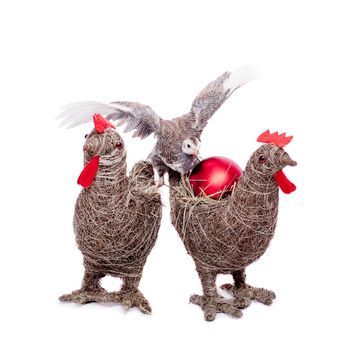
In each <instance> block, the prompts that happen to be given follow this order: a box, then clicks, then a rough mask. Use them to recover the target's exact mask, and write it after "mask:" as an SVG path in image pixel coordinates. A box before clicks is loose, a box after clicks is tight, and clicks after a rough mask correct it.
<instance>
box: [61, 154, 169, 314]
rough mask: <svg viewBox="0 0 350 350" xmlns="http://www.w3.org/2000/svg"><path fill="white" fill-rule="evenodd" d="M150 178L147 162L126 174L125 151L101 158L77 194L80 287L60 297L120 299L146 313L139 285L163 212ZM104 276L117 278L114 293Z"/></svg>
mask: <svg viewBox="0 0 350 350" xmlns="http://www.w3.org/2000/svg"><path fill="white" fill-rule="evenodd" d="M86 162H87V160H85V163H86ZM153 178H154V173H153V167H152V165H151V164H150V163H149V162H146V161H141V162H138V163H136V164H135V165H134V167H133V169H132V171H131V174H130V176H129V177H128V176H126V163H125V156H124V158H120V157H119V158H112V157H111V158H107V159H106V157H104V158H103V159H101V161H100V166H99V171H98V173H97V176H96V179H95V181H94V184H93V185H92V186H91V187H88V188H85V189H83V190H82V192H81V193H80V195H79V197H78V199H77V202H76V207H75V215H74V220H73V225H74V231H75V235H76V242H77V245H78V247H79V249H80V250H81V252H82V254H83V258H84V267H85V274H84V278H83V282H82V287H81V289H79V290H77V291H74V292H72V293H71V294H66V295H63V296H61V297H60V300H61V301H71V302H76V303H80V304H85V303H89V302H102V303H120V304H122V305H123V306H124V307H125V308H130V307H133V306H136V307H138V308H139V309H140V310H141V311H143V312H145V313H150V312H151V307H150V305H149V303H148V301H147V300H146V299H145V297H144V296H143V294H142V293H141V292H140V291H139V290H138V285H139V282H140V279H141V277H142V270H143V267H144V265H145V263H146V260H147V257H148V255H149V253H150V251H151V250H152V248H153V246H154V244H155V242H156V239H157V235H158V231H159V227H160V222H161V217H162V203H161V197H160V194H159V192H158V190H157V188H156V186H155V184H154V179H153ZM106 275H109V276H113V277H120V278H122V280H123V285H122V288H121V290H120V291H119V292H113V293H108V292H107V291H105V290H104V289H103V288H102V287H101V286H100V279H101V278H103V277H104V276H106Z"/></svg>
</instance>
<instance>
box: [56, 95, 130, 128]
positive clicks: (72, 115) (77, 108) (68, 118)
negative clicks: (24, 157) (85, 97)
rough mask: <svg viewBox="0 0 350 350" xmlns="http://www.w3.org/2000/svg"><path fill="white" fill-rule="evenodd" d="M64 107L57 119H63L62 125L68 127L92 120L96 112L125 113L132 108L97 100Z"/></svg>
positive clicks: (103, 113) (106, 113)
mask: <svg viewBox="0 0 350 350" xmlns="http://www.w3.org/2000/svg"><path fill="white" fill-rule="evenodd" d="M62 109H63V111H62V112H61V113H60V114H59V115H58V116H57V117H56V119H62V122H61V124H60V126H66V127H67V128H68V129H70V128H73V127H75V126H78V125H81V124H84V123H89V122H91V120H92V116H93V114H95V113H99V114H101V115H103V116H106V115H109V114H113V113H116V112H121V111H122V112H124V113H129V112H130V109H129V108H128V107H126V106H121V105H119V104H110V103H102V102H97V101H79V102H73V103H69V104H67V105H65V106H63V107H62Z"/></svg>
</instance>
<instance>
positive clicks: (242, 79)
mask: <svg viewBox="0 0 350 350" xmlns="http://www.w3.org/2000/svg"><path fill="white" fill-rule="evenodd" d="M257 77H258V73H257V70H256V68H254V67H252V66H241V67H239V68H238V69H236V70H235V71H233V72H232V73H231V74H230V76H229V77H228V78H227V79H226V80H225V81H224V89H225V90H228V91H229V94H230V95H231V94H232V93H233V92H234V91H235V90H237V89H238V88H239V87H241V86H242V85H244V84H246V83H248V82H249V81H251V80H253V79H256V78H257Z"/></svg>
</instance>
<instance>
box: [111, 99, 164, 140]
mask: <svg viewBox="0 0 350 350" xmlns="http://www.w3.org/2000/svg"><path fill="white" fill-rule="evenodd" d="M112 105H114V106H118V108H120V110H122V109H126V111H127V112H125V113H123V112H118V113H113V114H110V115H109V116H107V119H109V120H118V121H119V123H118V124H117V125H119V126H120V125H123V124H124V123H126V128H125V130H124V131H125V132H129V131H131V130H135V131H134V133H133V135H132V136H133V137H140V138H141V139H144V138H145V137H147V136H149V135H151V134H152V133H153V132H154V133H155V134H156V135H157V134H158V132H159V129H160V123H161V118H160V117H159V116H158V115H157V114H156V113H155V112H154V111H153V109H152V108H151V107H149V106H146V105H143V104H141V103H138V102H120V101H119V102H112Z"/></svg>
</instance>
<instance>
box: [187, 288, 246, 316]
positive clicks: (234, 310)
mask: <svg viewBox="0 0 350 350" xmlns="http://www.w3.org/2000/svg"><path fill="white" fill-rule="evenodd" d="M190 302H191V303H192V304H196V305H199V306H200V307H201V308H202V310H203V311H204V318H205V320H206V321H214V320H215V317H216V314H217V313H220V312H222V313H225V314H228V315H231V316H233V317H236V318H239V317H241V316H242V311H241V310H239V308H238V306H237V303H236V301H235V300H227V299H224V298H223V297H221V296H215V297H206V296H204V295H203V296H202V295H197V294H194V295H192V296H191V298H190Z"/></svg>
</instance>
